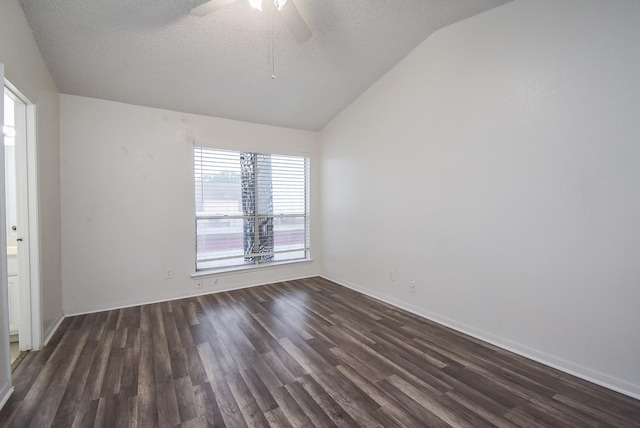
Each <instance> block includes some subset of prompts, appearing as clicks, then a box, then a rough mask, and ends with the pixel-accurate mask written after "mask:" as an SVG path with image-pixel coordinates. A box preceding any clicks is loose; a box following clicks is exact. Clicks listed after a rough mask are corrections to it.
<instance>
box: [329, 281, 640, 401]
mask: <svg viewBox="0 0 640 428" xmlns="http://www.w3.org/2000/svg"><path fill="white" fill-rule="evenodd" d="M320 276H321V277H322V278H325V279H327V280H329V281H333V282H335V283H336V284H340V285H342V286H344V287H347V288H350V289H352V290H355V291H358V292H360V293H362V294H365V295H367V296H370V297H373V298H375V299H378V300H381V301H383V302H385V303H388V304H390V305H393V306H396V307H398V308H400V309H404V310H406V311H408V312H411V313H413V314H415V315H418V316H421V317H423V318H426V319H428V320H430V321H434V322H436V323H438V324H441V325H443V326H445V327H449V328H452V329H454V330H456V331H459V332H461V333H464V334H467V335H469V336H471V337H474V338H476V339H480V340H482V341H484V342H487V343H490V344H492V345H494V346H497V347H499V348H502V349H504V350H506V351H509V352H513V353H514V354H518V355H520V356H523V357H525V358H528V359H530V360H533V361H536V362H538V363H540V364H544V365H545V366H549V367H552V368H554V369H557V370H560V371H562V372H565V373H568V374H570V375H573V376H576V377H578V378H580V379H584V380H586V381H589V382H592V383H595V384H597V385H600V386H603V387H605V388H608V389H611V390H613V391H616V392H619V393H621V394H624V395H628V396H629V397H632V398H635V399H639V400H640V385H634V384H632V383H629V382H625V381H623V380H620V379H616V378H614V377H611V376H609V375H606V374H604V373H600V372H598V371H595V370H592V369H589V368H587V367H583V366H580V365H578V364H574V363H572V362H570V361H567V360H564V359H562V358H559V357H556V356H553V355H550V354H547V353H545V352H541V351H538V350H536V349H534V348H531V347H528V346H526V345H523V344H521V343H517V342H514V341H512V340H509V339H505V338H503V337H500V336H496V335H494V334H491V333H488V332H485V331H483V330H480V329H477V328H475V327H473V326H469V325H466V324H463V323H460V322H457V321H455V320H453V319H450V318H447V317H444V316H442V315H440V314H436V313H433V312H430V311H426V310H424V309H422V308H419V307H417V306H413V305H410V304H407V303H405V302H402V301H400V300H398V299H395V298H393V297H389V296H386V295H384V294H381V293H373V292H371V291H370V290H366V289H364V288H362V287H360V286H358V285H356V284H353V283H351V282H349V281H345V280H341V279H339V278H334V277H332V276H330V275H320Z"/></svg>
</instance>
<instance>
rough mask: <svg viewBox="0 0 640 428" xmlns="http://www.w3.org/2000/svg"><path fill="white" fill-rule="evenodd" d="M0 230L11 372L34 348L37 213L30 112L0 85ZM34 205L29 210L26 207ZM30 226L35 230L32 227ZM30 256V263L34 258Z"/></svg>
mask: <svg viewBox="0 0 640 428" xmlns="http://www.w3.org/2000/svg"><path fill="white" fill-rule="evenodd" d="M3 97H4V100H3V101H4V126H3V129H2V132H3V134H4V158H5V164H4V175H5V209H6V213H5V214H6V222H5V223H6V224H5V225H4V227H5V228H6V229H5V236H6V237H7V239H6V246H7V276H8V277H7V282H8V290H7V291H8V303H9V334H10V338H9V340H10V346H9V348H10V354H11V364H12V368H13V367H15V365H16V364H17V363H18V362H19V361H20V359H21V357H22V356H24V353H25V352H27V351H29V350H31V349H33V348H36V349H37V348H39V347H40V343H39V342H40V330H39V327H38V326H39V324H40V313H39V280H38V279H39V269H38V266H37V263H38V258H37V245H38V243H37V239H34V238H37V233H29V232H30V230H33V231H37V222H36V220H37V217H36V214H37V211H36V207H35V204H36V203H37V199H35V192H36V188H35V181H34V179H35V171H34V169H35V158H34V156H35V147H33V146H34V144H35V132H34V131H35V127H34V124H35V107H34V106H33V104H30V103H28V101H27V100H26V98H25V97H23V96H22V94H21V93H20V92H19V91H18V90H17V89H16V88H15V87H13V86H12V85H11V84H10V83H9V82H7V81H6V80H5V85H4V93H3ZM32 205H34V206H32ZM34 226H36V227H34ZM34 255H36V257H34Z"/></svg>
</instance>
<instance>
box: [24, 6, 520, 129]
mask: <svg viewBox="0 0 640 428" xmlns="http://www.w3.org/2000/svg"><path fill="white" fill-rule="evenodd" d="M266 1H268V0H265V2H266ZM289 1H294V2H295V5H296V6H297V8H298V10H299V11H300V14H301V15H302V16H303V18H304V19H305V21H306V23H307V25H308V26H309V28H310V29H311V32H312V36H311V38H310V39H309V40H307V41H305V42H298V41H296V39H295V38H294V37H293V36H292V34H291V33H290V32H289V30H288V29H287V27H286V26H285V25H284V22H283V21H282V19H281V17H280V16H278V15H277V14H276V13H274V14H273V15H272V20H271V22H272V24H273V30H272V31H270V30H269V28H270V27H269V16H270V14H269V13H268V12H267V8H266V7H265V11H263V12H260V11H258V10H256V9H253V8H251V7H250V6H249V4H248V2H247V0H238V1H236V2H234V3H232V4H230V5H228V6H226V7H224V8H222V9H219V10H217V11H215V12H213V13H211V14H209V15H207V16H205V17H197V16H193V15H190V13H189V11H190V10H191V9H192V8H193V7H196V6H198V5H200V4H202V3H203V0H137V1H131V0H107V1H105V0H56V1H48V0H20V3H21V5H22V8H23V10H24V12H25V15H26V17H27V20H28V21H29V24H30V25H31V28H32V29H33V32H34V35H35V39H36V42H37V43H38V46H39V48H40V50H41V52H42V55H43V57H44V60H45V62H46V64H47V66H48V68H49V70H50V71H51V74H52V75H53V78H54V80H55V82H56V84H57V85H58V89H59V90H60V92H62V93H65V94H72V95H80V96H86V97H93V98H100V99H105V100H112V101H118V102H124V103H130V104H137V105H143V106H148V107H156V108H163V109H169V110H176V111H182V112H188V113H196V114H203V115H208V116H217V117H224V118H230V119H237V120H242V121H248V122H255V123H263V124H270V125H277V126H285V127H290V128H297V129H307V130H319V129H321V128H322V127H323V126H324V125H325V124H326V123H327V122H328V121H329V120H331V118H333V117H334V116H335V115H336V114H337V113H339V112H340V111H341V110H342V109H344V108H345V107H346V106H347V105H349V104H350V103H351V102H352V101H353V100H354V99H355V98H357V97H358V96H359V95H360V94H361V93H363V92H364V91H365V90H366V89H367V88H368V87H369V86H371V85H372V84H373V83H374V82H375V81H376V80H378V79H379V78H380V77H381V76H382V75H383V74H384V73H386V72H387V71H388V70H389V69H391V68H392V67H393V66H394V65H395V64H396V63H397V62H398V61H399V60H401V59H402V58H403V57H404V56H406V55H407V54H408V53H409V52H410V51H411V50H412V49H413V48H415V47H416V46H417V45H418V44H420V43H421V42H422V41H423V40H424V39H426V38H427V37H428V36H429V35H431V34H432V33H433V32H435V31H436V30H438V29H439V28H442V27H444V26H447V25H449V24H452V23H455V22H457V21H460V20H463V19H466V18H468V17H471V16H473V15H476V14H478V13H481V12H483V11H486V10H488V9H491V8H493V7H496V6H499V5H501V4H504V3H507V2H508V1H510V0H384V1H383V0H377V1H376V0H289ZM270 41H273V50H271V49H270V48H269V46H270ZM270 53H273V60H272V61H270V56H271V55H270ZM272 74H274V75H275V79H273V78H272Z"/></svg>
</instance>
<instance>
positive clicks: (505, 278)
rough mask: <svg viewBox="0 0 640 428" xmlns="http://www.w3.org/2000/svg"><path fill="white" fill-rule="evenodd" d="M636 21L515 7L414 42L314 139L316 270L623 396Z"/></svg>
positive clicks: (635, 142) (639, 244)
mask: <svg viewBox="0 0 640 428" xmlns="http://www.w3.org/2000/svg"><path fill="white" fill-rule="evenodd" d="M638 23H640V2H637V1H633V0H626V1H625V0H616V1H606V2H605V1H597V0H588V1H584V0H581V1H578V0H565V1H555V0H544V1H543V0H541V1H515V2H514V3H510V4H508V5H506V6H503V7H500V8H497V9H494V10H492V11H489V12H487V13H484V14H482V15H479V16H476V17H474V18H471V19H469V20H466V21H463V22H461V23H459V24H456V25H453V26H450V27H448V28H445V29H443V30H441V31H439V32H437V33H436V34H434V35H433V36H432V37H430V38H429V39H427V40H426V41H425V42H423V43H422V44H421V45H420V46H419V47H418V48H416V49H415V51H414V52H412V53H411V54H410V55H408V56H407V57H406V58H405V59H404V60H403V61H401V62H400V63H399V64H398V65H397V66H396V67H395V68H394V69H392V70H391V71H390V72H389V73H388V74H387V75H386V76H385V77H384V78H382V79H381V80H380V81H379V82H377V83H376V84H375V85H374V86H373V87H372V88H370V89H369V90H368V91H367V92H366V93H365V94H364V95H363V96H361V97H360V98H359V99H358V100H357V101H355V102H354V103H353V104H352V105H351V106H350V107H348V108H347V109H346V110H345V111H343V112H342V113H341V114H340V115H338V116H337V117H336V118H335V119H334V120H333V121H332V122H331V123H330V124H329V125H328V126H327V127H326V128H325V129H324V130H323V132H322V134H321V141H322V161H323V163H322V165H323V169H322V184H321V190H322V231H323V242H324V245H323V248H322V254H323V262H322V269H321V273H322V274H323V275H325V276H326V277H328V278H331V279H334V280H337V281H338V282H340V283H343V284H345V285H348V286H351V287H354V288H357V289H360V290H363V291H365V292H367V293H370V294H372V295H375V296H379V297H383V298H385V299H386V300H388V301H391V302H395V303H396V304H399V305H402V306H404V307H406V308H409V309H411V310H413V311H415V312H417V313H421V314H423V315H426V316H428V317H430V318H433V319H435V320H438V321H440V322H444V323H445V324H448V325H451V326H454V327H456V328H458V329H460V330H463V331H466V332H469V333H472V334H474V335H476V336H478V337H481V338H484V339H488V340H489V341H492V342H494V343H497V344H499V345H501V346H503V347H507V348H510V349H513V350H516V351H517V352H520V353H521V354H525V355H528V356H531V357H533V358H536V359H538V360H541V361H545V362H547V363H549V364H552V365H555V366H557V367H561V368H563V369H564V370H567V371H570V372H573V373H576V374H579V375H580V376H582V377H585V378H589V379H592V380H595V381H597V382H599V383H601V384H605V385H608V386H610V387H613V388H615V389H618V390H621V391H624V392H626V393H628V394H632V395H635V396H636V397H638V396H640V364H639V361H640V309H639V308H640V221H639V219H640V191H639V190H638V189H640V84H639V82H640V80H639V76H640V49H639V48H638V47H639V46H640V25H638ZM390 270H394V271H395V281H389V279H388V275H389V271H390ZM410 279H414V280H415V281H416V282H417V291H416V293H415V294H411V293H409V292H408V281H409V280H410Z"/></svg>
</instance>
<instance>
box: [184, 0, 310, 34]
mask: <svg viewBox="0 0 640 428" xmlns="http://www.w3.org/2000/svg"><path fill="white" fill-rule="evenodd" d="M235 1H236V0H209V1H207V2H205V3H203V4H201V5H200V6H197V7H194V8H193V9H191V14H192V15H196V16H205V15H208V14H210V13H211V12H214V11H216V10H218V9H220V8H223V7H225V6H227V5H229V4H231V3H233V2H235ZM267 1H271V0H267ZM273 3H274V5H275V7H276V10H277V11H278V13H279V14H280V16H281V17H282V19H284V22H285V24H286V25H287V27H288V28H289V31H291V33H292V34H293V37H295V38H296V40H298V41H299V42H304V41H305V40H308V39H309V37H311V30H310V29H309V27H308V26H307V24H306V22H304V19H303V18H302V15H300V12H298V8H296V5H294V4H293V1H292V0H273ZM249 4H251V6H252V7H254V8H256V9H259V10H262V0H249Z"/></svg>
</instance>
